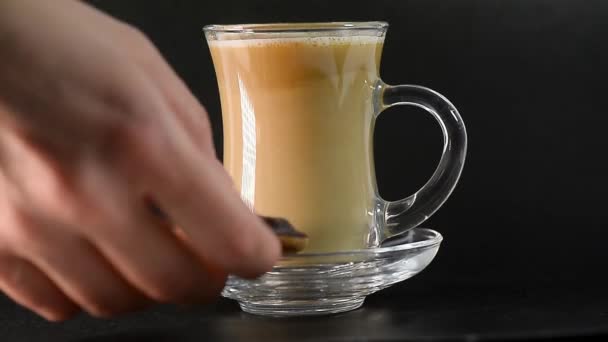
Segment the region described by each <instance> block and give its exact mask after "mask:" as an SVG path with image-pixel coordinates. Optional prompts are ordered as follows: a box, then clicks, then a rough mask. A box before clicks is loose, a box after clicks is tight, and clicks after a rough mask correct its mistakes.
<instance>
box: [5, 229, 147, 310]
mask: <svg viewBox="0 0 608 342" xmlns="http://www.w3.org/2000/svg"><path fill="white" fill-rule="evenodd" d="M28 224H31V225H32V226H30V227H27V228H24V227H22V229H23V230H24V231H31V232H34V233H33V234H27V233H26V234H23V235H26V236H27V237H25V239H23V240H22V241H21V242H22V243H21V245H22V246H24V247H25V246H27V248H19V249H17V250H16V251H15V252H16V253H19V255H21V256H22V257H24V258H27V259H28V260H30V262H32V263H33V264H34V265H36V266H37V267H38V268H39V269H40V270H42V271H43V272H44V273H45V274H46V275H47V276H48V277H49V278H50V279H51V280H52V281H53V282H54V283H55V284H57V286H58V287H59V288H60V289H61V290H62V291H63V293H65V294H66V295H67V296H68V297H70V298H71V299H72V301H74V302H75V303H77V304H78V305H80V306H81V307H82V308H83V309H85V310H86V311H87V312H89V313H90V314H92V315H94V316H98V317H109V316H111V315H115V314H119V313H124V312H128V311H132V310H134V309H139V308H142V307H143V306H144V305H146V304H147V303H148V300H147V299H146V298H145V296H143V295H142V294H141V293H139V292H138V291H136V290H135V289H134V288H133V287H131V286H130V285H129V284H128V283H127V282H126V281H125V280H124V279H123V278H122V277H121V276H120V275H119V274H118V273H117V272H116V271H115V270H114V268H113V267H112V266H111V265H110V264H109V263H108V262H107V261H106V260H104V258H103V257H102V256H101V255H100V254H99V252H98V251H97V250H96V249H95V248H94V247H93V246H92V245H91V244H90V243H89V242H87V241H86V240H85V239H83V238H81V237H79V236H77V235H75V234H73V233H72V232H71V230H72V229H70V228H66V227H60V226H58V225H52V224H50V223H49V222H43V221H42V220H35V219H30V221H29V223H28ZM34 225H35V226H34ZM34 234H35V237H34V236H31V235H34Z"/></svg>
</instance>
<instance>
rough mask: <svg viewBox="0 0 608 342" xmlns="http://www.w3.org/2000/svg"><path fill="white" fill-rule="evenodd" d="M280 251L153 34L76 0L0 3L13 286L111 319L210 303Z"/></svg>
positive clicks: (1, 213) (0, 155)
mask: <svg viewBox="0 0 608 342" xmlns="http://www.w3.org/2000/svg"><path fill="white" fill-rule="evenodd" d="M150 203H153V205H154V206H157V207H159V208H160V209H161V210H162V211H163V212H164V213H165V214H166V215H167V217H168V218H169V221H168V222H171V223H172V224H168V222H167V221H164V220H162V219H160V218H159V217H157V216H155V215H154V214H153V213H152V211H151V210H150ZM175 227H180V228H179V229H176V228H175ZM279 255H280V246H279V243H278V240H277V239H276V238H275V237H274V236H273V234H272V233H271V231H270V230H269V229H268V228H267V227H266V226H265V224H264V223H263V222H262V220H260V219H259V218H257V217H256V216H255V215H253V214H252V213H251V212H250V211H249V210H248V209H247V208H246V206H245V205H244V204H243V203H242V201H241V200H240V198H239V195H238V193H236V191H235V190H234V189H233V186H232V184H231V182H230V180H229V178H228V176H227V174H226V173H225V172H224V169H223V167H222V165H221V164H220V162H219V161H218V160H217V159H216V157H215V151H214V148H213V143H212V134H211V129H210V125H209V122H208V118H207V115H206V112H205V110H204V109H203V107H202V106H201V105H200V104H199V103H198V102H197V100H196V99H195V98H194V97H193V96H192V95H191V93H190V92H189V91H188V89H187V87H186V86H185V85H184V84H183V82H182V81H181V80H180V79H179V78H178V77H177V76H176V75H175V73H174V72H173V71H172V70H171V68H170V67H169V66H168V65H167V64H166V63H165V61H164V60H163V58H162V57H161V55H160V54H159V52H158V51H157V50H156V49H155V48H154V47H153V45H152V44H151V43H150V42H149V41H148V40H147V39H146V38H145V36H144V35H143V34H141V33H140V32H138V31H137V30H135V29H134V28H132V27H130V26H128V25H126V24H123V23H121V22H119V21H117V20H114V19H112V18H111V17H109V16H107V15H104V14H103V13H101V12H99V11H97V10H95V9H93V8H91V7H88V6H87V5H85V4H83V3H80V2H77V1H71V0H57V1H52V2H51V1H35V0H3V1H1V2H0V289H1V290H3V291H4V292H5V293H6V294H8V295H9V296H10V297H12V298H13V299H14V300H15V301H17V302H19V303H21V304H22V305H24V306H26V307H28V308H30V309H32V310H33V311H35V312H37V313H38V314H40V315H42V316H44V317H45V318H47V319H49V320H61V319H65V318H67V317H69V316H70V315H72V314H74V313H75V312H77V311H78V310H79V309H81V308H82V309H84V310H86V311H88V312H89V313H91V314H93V315H96V316H103V317H105V316H109V315H113V314H117V313H121V312H125V311H130V310H132V309H136V308H139V307H142V306H144V305H147V304H148V303H149V302H150V300H153V301H160V302H179V303H182V302H192V301H201V300H202V301H204V300H207V299H210V298H213V297H215V296H217V294H218V292H219V291H220V289H221V288H222V286H223V284H224V281H225V277H226V275H227V274H228V273H230V274H235V275H239V276H243V277H254V276H257V275H259V274H261V273H263V272H265V271H267V270H269V269H270V268H271V267H272V265H273V264H274V262H275V261H276V260H277V258H278V257H279Z"/></svg>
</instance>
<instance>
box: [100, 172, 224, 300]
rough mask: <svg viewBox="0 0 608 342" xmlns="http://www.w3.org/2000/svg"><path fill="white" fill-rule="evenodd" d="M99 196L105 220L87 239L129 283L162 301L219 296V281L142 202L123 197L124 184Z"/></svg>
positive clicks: (107, 189)
mask: <svg viewBox="0 0 608 342" xmlns="http://www.w3.org/2000/svg"><path fill="white" fill-rule="evenodd" d="M99 184H103V182H101V183H98V185H99ZM102 189H103V190H102ZM98 191H104V192H105V195H106V196H104V198H108V199H109V200H105V199H101V198H100V199H99V200H100V203H99V204H98V205H101V206H103V209H101V211H102V212H103V213H104V220H103V221H100V222H101V224H99V225H97V226H95V227H94V229H92V230H91V232H90V233H89V234H88V236H89V239H90V241H92V242H93V243H94V244H95V246H96V247H97V248H98V250H99V251H100V252H101V253H102V254H103V255H104V256H105V257H106V258H107V260H109V261H110V263H111V264H112V265H113V266H114V267H115V268H116V269H117V270H118V271H119V272H120V273H121V274H122V275H123V276H124V277H125V278H126V279H127V280H128V282H129V283H130V284H132V285H133V286H135V287H136V288H138V289H139V290H140V291H142V292H143V293H145V294H146V295H147V296H148V297H150V298H152V299H154V300H157V301H161V302H190V301H196V302H203V301H208V300H210V299H211V298H215V297H216V296H217V295H218V294H219V291H220V290H221V289H222V287H223V285H224V283H223V279H220V280H217V279H216V278H214V277H210V276H209V274H208V273H207V270H206V266H205V264H203V263H202V262H201V260H199V259H197V258H196V256H195V255H194V254H192V253H191V252H190V251H189V250H188V248H187V247H186V246H184V245H183V244H182V243H181V242H180V241H179V240H178V239H177V238H176V236H175V235H174V234H173V232H172V231H171V229H169V228H168V227H167V226H166V224H163V222H162V221H159V220H158V219H157V217H155V216H154V215H153V213H151V212H150V211H149V210H148V208H147V206H146V205H145V203H144V201H143V200H142V199H141V198H139V199H138V198H135V197H133V194H130V193H128V186H127V185H126V184H125V185H123V186H113V185H108V184H107V185H106V186H101V188H100V189H98Z"/></svg>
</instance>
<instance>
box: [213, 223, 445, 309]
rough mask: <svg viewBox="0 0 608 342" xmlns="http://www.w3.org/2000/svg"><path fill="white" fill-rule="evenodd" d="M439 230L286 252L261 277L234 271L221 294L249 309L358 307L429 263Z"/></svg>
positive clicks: (411, 231) (439, 236)
mask: <svg viewBox="0 0 608 342" xmlns="http://www.w3.org/2000/svg"><path fill="white" fill-rule="evenodd" d="M442 239H443V238H442V236H441V234H439V233H438V232H436V231H434V230H431V229H426V228H414V229H411V230H409V231H408V232H407V233H405V234H403V235H402V236H400V237H399V238H396V239H394V240H391V242H390V245H389V246H386V245H383V246H382V247H379V248H370V249H361V250H353V251H344V252H336V253H319V254H313V253H310V254H305V253H304V254H294V255H287V256H284V257H283V258H282V259H281V260H280V261H279V263H278V264H277V265H276V266H275V267H274V268H273V270H272V271H270V272H268V273H266V274H264V275H263V276H261V277H260V278H257V279H252V280H248V279H242V278H238V277H234V276H230V277H229V278H228V281H227V283H226V287H225V288H224V290H223V291H222V295H223V296H224V297H226V298H230V299H234V300H236V301H238V303H239V305H240V306H241V309H242V310H243V311H245V312H248V313H252V314H257V315H265V316H278V317H282V316H311V315H325V314H333V313H339V312H345V311H350V310H354V309H357V308H358V307H360V306H361V305H362V304H363V301H364V299H365V296H367V295H369V294H372V293H374V292H376V291H379V290H382V289H384V288H387V287H389V286H391V285H393V284H395V283H398V282H400V281H403V280H406V279H408V278H411V277H413V276H414V275H416V274H418V273H419V272H420V271H422V270H423V269H424V268H425V267H426V266H428V265H429V264H430V263H431V261H432V260H433V258H434V257H435V255H436V254H437V251H438V250H439V245H440V243H441V241H442Z"/></svg>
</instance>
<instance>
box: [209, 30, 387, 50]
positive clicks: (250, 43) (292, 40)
mask: <svg viewBox="0 0 608 342" xmlns="http://www.w3.org/2000/svg"><path fill="white" fill-rule="evenodd" d="M257 35H258V36H260V38H255V39H226V40H210V41H209V46H217V47H243V48H245V47H272V46H284V45H300V44H301V45H312V46H319V47H324V46H336V45H369V44H378V43H382V42H384V37H377V36H332V37H327V36H323V37H279V38H276V36H277V34H276V33H273V34H268V36H271V37H273V38H262V37H263V35H264V34H263V33H259V34H257Z"/></svg>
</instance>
